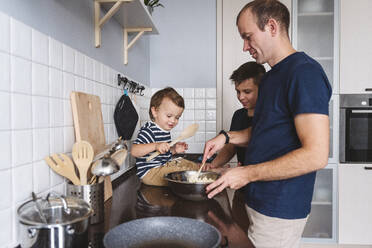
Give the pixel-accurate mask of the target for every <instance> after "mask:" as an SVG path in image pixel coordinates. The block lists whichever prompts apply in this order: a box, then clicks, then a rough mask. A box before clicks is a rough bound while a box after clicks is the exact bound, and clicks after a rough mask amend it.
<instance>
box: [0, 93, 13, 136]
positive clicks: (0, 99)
mask: <svg viewBox="0 0 372 248" xmlns="http://www.w3.org/2000/svg"><path fill="white" fill-rule="evenodd" d="M0 106H1V108H0V116H1V118H0V130H10V128H11V126H10V93H7V92H0Z"/></svg>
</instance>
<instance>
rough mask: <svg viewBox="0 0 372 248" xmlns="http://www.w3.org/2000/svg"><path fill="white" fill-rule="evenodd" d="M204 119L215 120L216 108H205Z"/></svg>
mask: <svg viewBox="0 0 372 248" xmlns="http://www.w3.org/2000/svg"><path fill="white" fill-rule="evenodd" d="M206 120H207V121H215V120H216V110H207V112H206Z"/></svg>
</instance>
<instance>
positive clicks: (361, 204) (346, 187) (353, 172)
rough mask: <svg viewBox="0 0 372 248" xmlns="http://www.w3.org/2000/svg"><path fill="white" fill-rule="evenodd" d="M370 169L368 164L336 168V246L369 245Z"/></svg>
mask: <svg viewBox="0 0 372 248" xmlns="http://www.w3.org/2000/svg"><path fill="white" fill-rule="evenodd" d="M368 168H369V169H368ZM371 169H372V164H340V165H339V169H338V171H339V185H338V188H339V196H338V197H339V209H338V221H339V235H338V236H339V243H340V244H360V245H367V244H368V245H371V244H372V211H371V206H372V193H371V189H372V170H371Z"/></svg>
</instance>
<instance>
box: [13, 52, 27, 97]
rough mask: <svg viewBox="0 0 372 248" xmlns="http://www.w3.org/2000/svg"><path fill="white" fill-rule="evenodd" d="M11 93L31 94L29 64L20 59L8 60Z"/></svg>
mask: <svg viewBox="0 0 372 248" xmlns="http://www.w3.org/2000/svg"><path fill="white" fill-rule="evenodd" d="M10 70H11V84H12V91H14V92H19V93H25V94H31V80H30V79H31V62H30V61H29V60H25V59H22V58H18V57H14V56H11V58H10Z"/></svg>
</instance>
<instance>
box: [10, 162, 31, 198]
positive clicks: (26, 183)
mask: <svg viewBox="0 0 372 248" xmlns="http://www.w3.org/2000/svg"><path fill="white" fill-rule="evenodd" d="M32 175H33V172H32V164H26V165H22V166H19V167H16V168H14V169H13V202H15V203H19V202H23V201H25V200H26V199H28V198H30V196H31V192H32V190H33V186H32V185H33V176H32Z"/></svg>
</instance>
